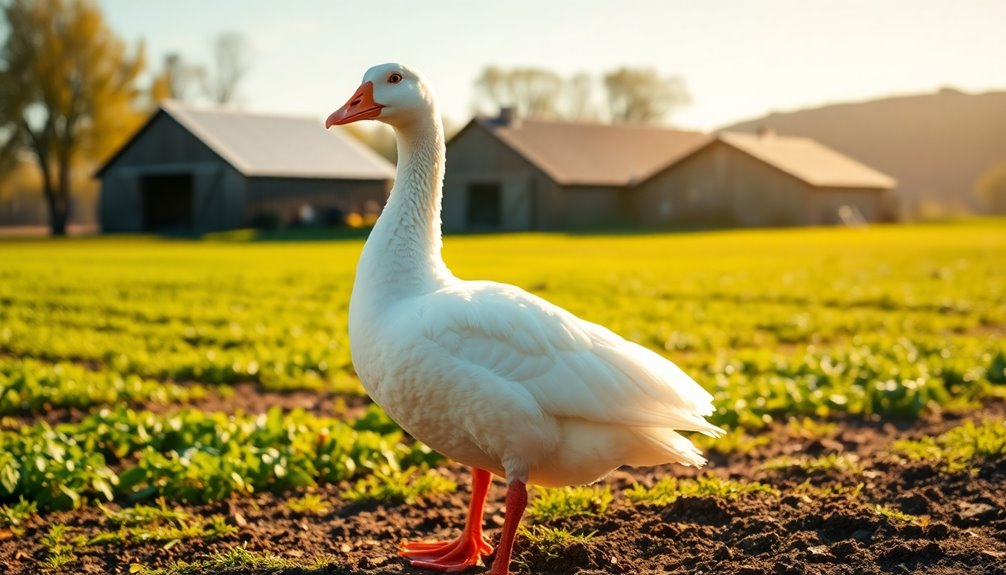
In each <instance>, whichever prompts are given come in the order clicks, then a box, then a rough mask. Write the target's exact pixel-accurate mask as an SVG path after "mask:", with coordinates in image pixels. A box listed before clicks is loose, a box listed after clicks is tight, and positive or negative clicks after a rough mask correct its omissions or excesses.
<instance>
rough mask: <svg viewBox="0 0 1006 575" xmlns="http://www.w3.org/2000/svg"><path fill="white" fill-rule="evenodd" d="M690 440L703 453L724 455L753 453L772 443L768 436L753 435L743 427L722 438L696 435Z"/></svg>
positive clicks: (729, 431)
mask: <svg viewBox="0 0 1006 575" xmlns="http://www.w3.org/2000/svg"><path fill="white" fill-rule="evenodd" d="M689 439H691V440H692V443H694V444H695V446H696V447H698V448H699V449H701V450H703V451H715V452H717V453H722V454H723V455H729V454H731V453H751V452H752V451H754V450H755V449H756V448H758V447H761V446H762V445H768V444H769V443H770V442H771V441H772V438H771V437H769V436H768V435H751V434H749V433H748V432H746V431H745V430H744V428H742V427H735V428H732V429H728V430H727V432H726V434H724V435H722V436H720V437H709V436H708V435H699V434H695V435H694V436H692V437H690V438H689Z"/></svg>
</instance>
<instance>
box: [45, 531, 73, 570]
mask: <svg viewBox="0 0 1006 575" xmlns="http://www.w3.org/2000/svg"><path fill="white" fill-rule="evenodd" d="M69 531H70V528H69V527H67V526H66V525H64V524H62V523H56V524H54V525H52V526H51V527H49V531H47V532H46V534H45V535H44V536H42V540H41V543H42V547H44V548H45V551H46V557H45V559H44V560H43V561H42V567H43V568H44V569H46V570H47V571H61V570H62V569H63V568H64V567H66V566H67V565H68V564H70V563H73V562H74V561H76V560H77V556H76V555H75V554H74V546H73V544H72V543H71V542H69V541H68V540H67V537H68V534H69Z"/></svg>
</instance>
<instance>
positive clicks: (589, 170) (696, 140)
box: [476, 118, 712, 186]
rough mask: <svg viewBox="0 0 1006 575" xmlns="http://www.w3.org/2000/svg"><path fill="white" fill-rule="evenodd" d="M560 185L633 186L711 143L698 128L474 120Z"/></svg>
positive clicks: (709, 138)
mask: <svg viewBox="0 0 1006 575" xmlns="http://www.w3.org/2000/svg"><path fill="white" fill-rule="evenodd" d="M476 121H477V122H479V123H480V124H481V125H483V126H484V127H485V128H486V129H488V130H489V131H491V132H492V133H493V134H495V135H496V136H497V137H498V138H499V139H500V140H502V141H503V142H504V143H506V144H507V145H509V146H510V147H511V148H513V149H514V151H516V152H517V153H518V154H520V155H521V156H523V157H524V158H525V159H527V160H528V161H529V162H531V163H532V164H534V165H535V166H537V167H538V168H539V169H540V170H542V171H543V172H545V173H546V174H547V175H548V176H549V177H550V178H552V179H553V180H554V181H555V182H556V183H558V184H561V185H596V186H629V185H632V184H634V183H635V182H639V181H642V180H644V179H646V178H648V177H649V176H651V175H653V174H654V173H656V172H658V171H661V170H663V169H664V168H666V167H667V166H669V165H671V164H673V163H674V162H676V161H677V160H678V159H680V158H682V157H684V156H686V155H688V154H690V153H692V152H693V151H695V150H697V149H698V148H700V147H702V146H703V145H705V144H706V143H708V142H709V141H710V140H711V139H712V137H711V136H709V135H707V134H702V133H699V132H685V131H680V130H670V129H666V128H654V127H645V126H630V125H619V124H614V125H612V124H597V123H587V122H557V121H543V120H520V121H517V122H511V123H502V122H500V121H498V120H494V119H484V118H483V119H478V120H476Z"/></svg>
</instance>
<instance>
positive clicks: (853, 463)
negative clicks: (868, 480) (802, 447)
mask: <svg viewBox="0 0 1006 575" xmlns="http://www.w3.org/2000/svg"><path fill="white" fill-rule="evenodd" d="M759 469H764V470H767V471H789V470H791V469H799V470H801V471H804V472H806V473H815V472H829V471H836V472H840V473H851V474H856V475H858V474H860V473H862V472H863V467H862V466H861V465H860V464H859V457H858V456H856V455H855V454H852V453H829V454H827V455H822V456H820V457H806V456H799V457H795V456H791V455H784V456H782V457H776V458H775V459H770V460H768V461H766V462H765V463H762V464H761V465H760V466H759Z"/></svg>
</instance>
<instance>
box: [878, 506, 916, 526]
mask: <svg viewBox="0 0 1006 575" xmlns="http://www.w3.org/2000/svg"><path fill="white" fill-rule="evenodd" d="M873 512H874V513H876V514H877V515H878V516H880V517H886V518H887V519H891V520H893V521H898V522H901V523H909V524H911V525H918V526H919V527H926V526H927V525H928V524H929V517H928V516H925V515H921V516H920V515H909V514H908V513H904V512H902V511H899V510H897V509H894V508H892V507H888V506H886V505H879V504H878V505H875V506H874V507H873Z"/></svg>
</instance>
